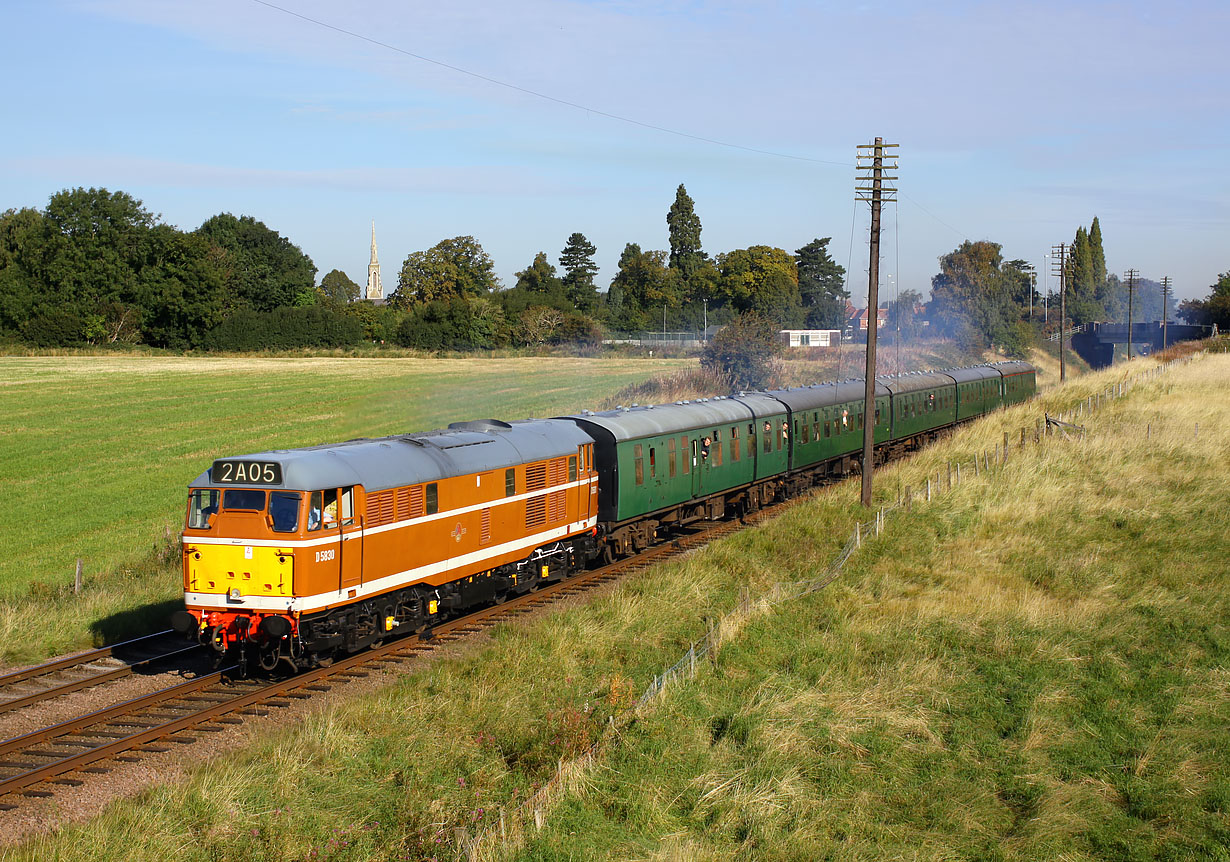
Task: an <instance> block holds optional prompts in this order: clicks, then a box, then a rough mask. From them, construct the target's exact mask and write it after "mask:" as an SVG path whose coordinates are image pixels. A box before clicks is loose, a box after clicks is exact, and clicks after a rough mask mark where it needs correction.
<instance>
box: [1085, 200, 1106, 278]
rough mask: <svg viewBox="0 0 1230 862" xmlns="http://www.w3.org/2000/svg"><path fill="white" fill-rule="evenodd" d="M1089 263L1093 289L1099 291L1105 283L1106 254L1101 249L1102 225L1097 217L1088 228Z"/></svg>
mask: <svg viewBox="0 0 1230 862" xmlns="http://www.w3.org/2000/svg"><path fill="white" fill-rule="evenodd" d="M1089 262H1090V269H1091V275H1092V276H1093V285H1094V289H1095V290H1100V289H1101V287H1102V285H1104V284H1105V283H1106V252H1105V250H1103V248H1102V225H1101V224H1099V223H1098V217H1097V216H1094V217H1093V224H1091V225H1090V226H1089Z"/></svg>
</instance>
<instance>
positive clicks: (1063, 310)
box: [1051, 242, 1069, 383]
mask: <svg viewBox="0 0 1230 862" xmlns="http://www.w3.org/2000/svg"><path fill="white" fill-rule="evenodd" d="M1068 251H1069V249H1068V244H1067V243H1063V242H1061V243H1060V244H1059V245H1053V246H1051V267H1052V272H1053V273H1055V274H1056V275H1058V276H1059V382H1060V383H1063V382H1065V381H1066V380H1067V379H1068V357H1067V352H1066V351H1065V350H1064V344H1063V342H1064V339H1065V338H1066V337H1067V333H1066V332H1065V331H1064V330H1066V329H1067V328H1068V291H1067V290H1066V288H1067V286H1068Z"/></svg>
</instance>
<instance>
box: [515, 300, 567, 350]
mask: <svg viewBox="0 0 1230 862" xmlns="http://www.w3.org/2000/svg"><path fill="white" fill-rule="evenodd" d="M518 323H519V324H520V326H518V328H517V340H518V341H519V342H520V343H522V344H528V345H537V344H545V343H547V342H548V341H550V340H552V339H553V338H554V337H555V334H556V333H557V332H558V331H559V328H560V327H561V326H562V325H563V323H564V313H563V312H562V311H560V310H559V309H558V308H548V307H546V306H543V305H538V306H534V307H533V308H527V309H526V310H525V311H523V312H521V315H520V317H519V318H518Z"/></svg>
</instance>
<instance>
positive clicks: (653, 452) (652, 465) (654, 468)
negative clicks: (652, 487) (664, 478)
mask: <svg viewBox="0 0 1230 862" xmlns="http://www.w3.org/2000/svg"><path fill="white" fill-rule="evenodd" d="M649 478H650V479H656V478H658V458H657V449H655V448H654V447H653V446H650V447H649Z"/></svg>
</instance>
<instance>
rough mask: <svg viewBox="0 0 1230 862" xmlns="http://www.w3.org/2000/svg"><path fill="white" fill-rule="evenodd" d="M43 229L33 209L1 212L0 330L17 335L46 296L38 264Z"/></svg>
mask: <svg viewBox="0 0 1230 862" xmlns="http://www.w3.org/2000/svg"><path fill="white" fill-rule="evenodd" d="M46 232H47V225H46V224H45V222H44V219H43V214H42V213H41V212H39V211H38V210H36V209H28V208H27V209H20V210H8V211H7V212H5V213H3V214H0V333H8V334H11V335H15V334H17V333H18V332H19V331H20V330H21V328H22V327H23V326H24V325H25V323H26V321H28V320H29V319H30V316H31V315H32V314H33V312H34V308H35V306H36V305H38V304H39V302H40V301H42V300H43V299H44V298H45V297H46V296H47V293H48V290H47V284H46V282H45V281H44V280H43V278H42V276H41V269H42V267H41V264H40V261H41V259H42V255H43V251H44V247H45V244H46Z"/></svg>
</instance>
